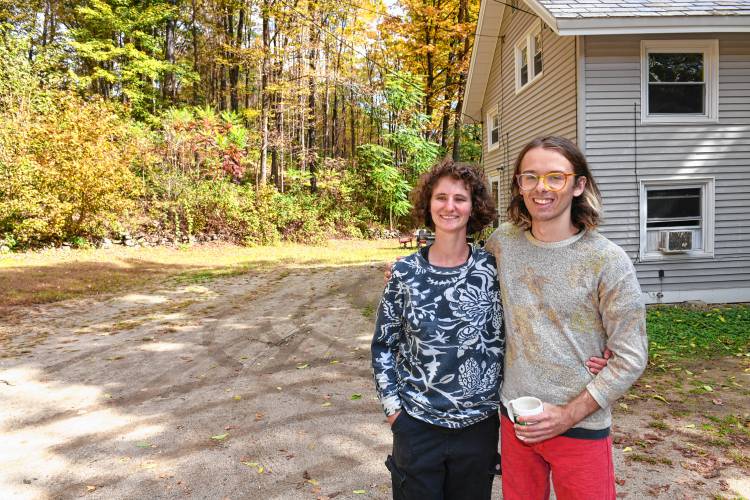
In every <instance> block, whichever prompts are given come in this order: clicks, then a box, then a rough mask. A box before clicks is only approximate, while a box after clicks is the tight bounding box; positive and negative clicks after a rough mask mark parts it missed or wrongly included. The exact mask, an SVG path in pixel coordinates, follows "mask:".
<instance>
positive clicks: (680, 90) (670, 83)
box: [641, 40, 719, 123]
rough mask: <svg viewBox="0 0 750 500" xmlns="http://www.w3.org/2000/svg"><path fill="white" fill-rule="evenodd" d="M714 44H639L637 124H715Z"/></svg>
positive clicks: (716, 71) (716, 63) (716, 47)
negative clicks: (638, 117)
mask: <svg viewBox="0 0 750 500" xmlns="http://www.w3.org/2000/svg"><path fill="white" fill-rule="evenodd" d="M718 56H719V42H718V40H642V41H641V120H642V121H643V122H646V123H649V122H650V123H670V122H671V123H684V122H702V121H716V120H717V119H718V117H719V61H718V59H719V57H718Z"/></svg>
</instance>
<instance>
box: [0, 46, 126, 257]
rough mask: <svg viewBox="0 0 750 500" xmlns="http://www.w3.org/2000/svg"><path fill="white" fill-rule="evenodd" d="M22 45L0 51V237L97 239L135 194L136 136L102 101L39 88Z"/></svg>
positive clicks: (19, 240) (26, 240) (21, 242)
mask: <svg viewBox="0 0 750 500" xmlns="http://www.w3.org/2000/svg"><path fill="white" fill-rule="evenodd" d="M21 48H22V47H21V45H20V44H18V45H16V46H15V47H13V46H2V48H0V60H2V61H4V63H0V87H2V89H3V90H4V91H5V92H3V96H4V98H3V99H2V105H0V234H8V235H10V236H11V237H12V239H13V240H14V241H15V242H17V244H19V245H21V246H25V245H29V244H35V243H39V242H44V241H62V240H69V239H70V238H73V237H75V236H83V237H92V236H101V235H103V234H105V233H107V232H108V231H109V230H111V229H112V228H113V227H114V226H116V224H117V222H118V219H119V218H120V217H121V216H123V215H124V214H126V213H127V212H128V210H129V209H130V208H132V206H133V200H134V198H135V197H136V196H137V194H138V190H139V182H138V179H137V178H136V177H135V176H134V175H133V173H132V171H131V169H130V167H131V162H132V161H134V159H136V158H137V157H138V154H137V152H138V150H139V146H138V139H139V132H138V130H137V129H136V128H134V127H132V126H131V125H130V124H129V123H127V122H125V121H123V120H121V119H120V117H119V116H118V115H117V113H116V110H115V109H114V108H113V107H112V106H111V105H108V104H106V103H104V102H102V101H100V100H96V99H94V100H87V101H84V100H82V99H80V98H78V97H76V96H74V95H71V94H69V93H64V92H57V91H45V90H43V89H42V88H41V86H40V83H39V79H38V77H37V76H36V73H35V71H34V68H33V67H31V65H30V64H29V63H28V62H24V59H23V58H22V56H21ZM19 123H20V124H22V126H21V127H19V126H18V124H19Z"/></svg>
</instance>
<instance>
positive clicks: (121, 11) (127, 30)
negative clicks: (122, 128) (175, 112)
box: [70, 0, 198, 118]
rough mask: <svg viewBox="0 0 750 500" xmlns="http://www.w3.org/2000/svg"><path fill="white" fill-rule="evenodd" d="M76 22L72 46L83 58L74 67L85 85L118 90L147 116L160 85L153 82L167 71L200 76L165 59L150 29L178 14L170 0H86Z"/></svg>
mask: <svg viewBox="0 0 750 500" xmlns="http://www.w3.org/2000/svg"><path fill="white" fill-rule="evenodd" d="M75 11H76V15H77V21H78V22H77V24H76V27H75V28H74V29H72V30H71V32H70V34H71V36H72V40H71V41H70V45H71V47H72V48H73V49H74V50H75V51H76V54H77V56H78V57H80V58H81V60H82V61H84V66H83V68H81V69H82V70H83V71H79V73H78V83H79V86H80V87H81V88H83V89H92V90H94V91H96V92H98V93H99V94H101V95H103V96H105V97H110V96H118V97H119V98H120V99H121V101H122V102H124V103H128V104H129V105H130V106H131V109H132V112H133V114H134V116H136V117H140V118H149V117H151V115H152V114H153V113H154V112H155V111H156V103H157V100H158V99H159V94H158V88H156V87H155V86H154V85H153V84H152V82H154V81H157V80H163V78H164V76H165V75H166V74H167V73H172V74H174V75H176V77H177V78H179V79H181V80H183V81H184V82H186V83H190V82H193V81H196V80H197V79H198V76H197V75H196V74H195V73H193V72H192V70H190V69H189V68H188V67H186V66H184V65H181V64H172V63H169V62H167V61H164V60H163V59H162V58H161V57H160V56H156V54H159V55H161V54H163V52H164V49H163V47H162V43H163V39H162V38H161V37H160V36H156V35H155V34H154V33H155V31H156V28H159V27H160V26H161V25H163V24H164V22H165V21H166V20H167V19H171V18H173V17H174V16H175V15H176V13H177V12H176V7H174V6H172V5H170V4H169V3H168V2H165V1H159V0H151V1H149V2H145V3H144V2H136V1H133V0H90V1H89V2H87V3H86V4H84V5H81V6H78V7H76V8H75Z"/></svg>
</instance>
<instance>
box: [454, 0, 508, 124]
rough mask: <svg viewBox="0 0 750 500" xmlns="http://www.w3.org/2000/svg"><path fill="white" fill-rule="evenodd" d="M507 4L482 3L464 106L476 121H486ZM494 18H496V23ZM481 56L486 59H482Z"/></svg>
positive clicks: (463, 112) (466, 115)
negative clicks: (489, 87)
mask: <svg viewBox="0 0 750 500" xmlns="http://www.w3.org/2000/svg"><path fill="white" fill-rule="evenodd" d="M506 8H507V7H506V6H505V5H501V4H498V3H496V2H493V1H492V0H482V3H481V5H480V7H479V19H478V21H477V28H476V30H475V32H474V46H473V47H472V51H471V62H470V63H469V73H468V77H467V80H466V88H465V89H464V96H463V110H462V114H463V115H464V117H466V118H469V119H470V120H471V121H473V122H481V121H482V103H483V101H484V93H485V92H486V91H487V82H488V80H489V73H490V69H491V67H492V59H493V58H494V55H495V47H496V46H497V36H498V34H499V33H500V24H501V23H502V20H503V17H504V14H505V9H506ZM489 14H493V15H489ZM493 21H496V22H495V23H494V24H493ZM480 57H481V59H482V61H481V62H479V63H478V62H477V61H478V60H479V59H480ZM485 59H489V61H485Z"/></svg>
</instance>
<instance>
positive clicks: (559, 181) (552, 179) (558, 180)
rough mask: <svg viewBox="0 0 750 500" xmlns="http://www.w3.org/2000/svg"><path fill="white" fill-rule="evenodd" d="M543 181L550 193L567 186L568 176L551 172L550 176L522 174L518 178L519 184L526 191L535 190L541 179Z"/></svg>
mask: <svg viewBox="0 0 750 500" xmlns="http://www.w3.org/2000/svg"><path fill="white" fill-rule="evenodd" d="M540 178H541V179H542V182H543V183H544V187H545V188H547V189H549V190H550V191H558V190H560V189H562V188H563V187H564V186H565V181H566V179H567V177H566V175H565V174H564V173H562V172H550V173H548V174H545V175H542V176H539V175H536V174H520V175H519V176H518V184H519V186H520V187H521V189H523V190H524V191H528V190H530V189H534V188H535V187H536V186H537V184H538V183H539V179H540Z"/></svg>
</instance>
